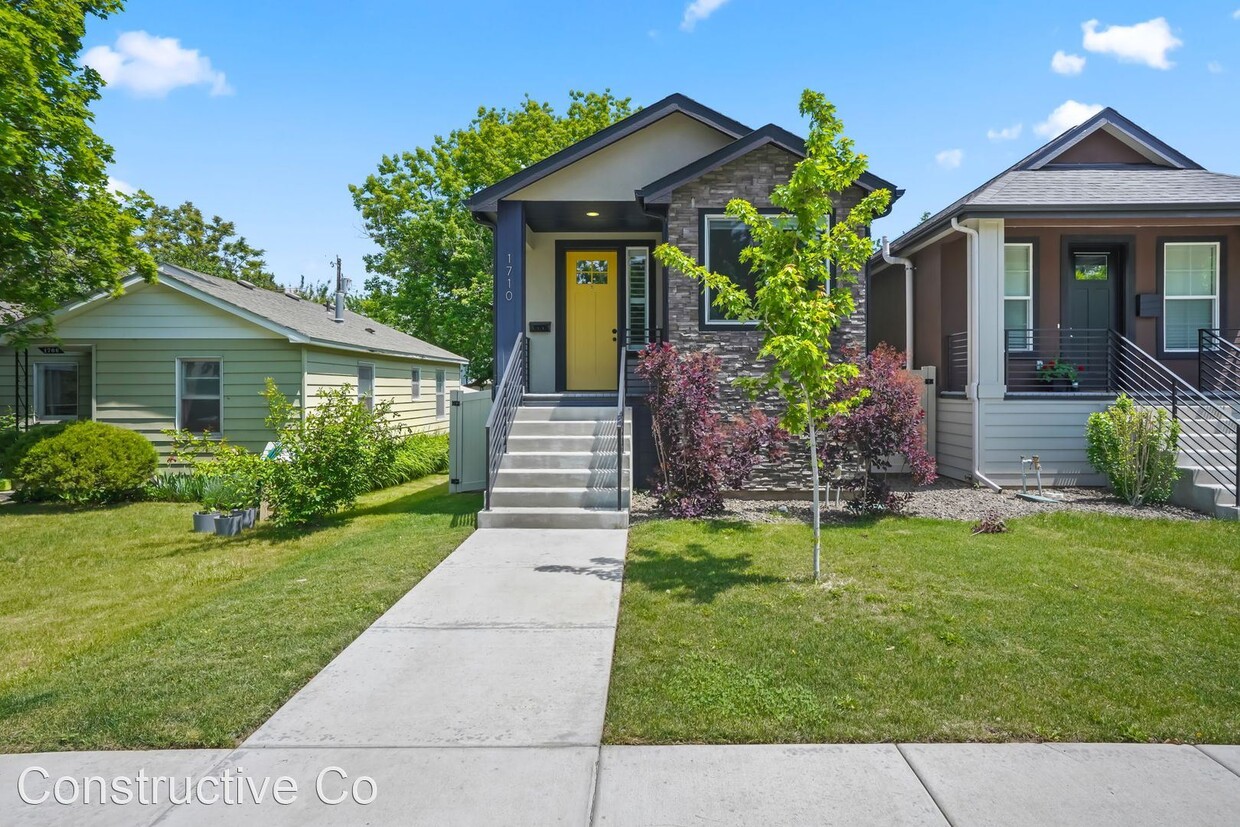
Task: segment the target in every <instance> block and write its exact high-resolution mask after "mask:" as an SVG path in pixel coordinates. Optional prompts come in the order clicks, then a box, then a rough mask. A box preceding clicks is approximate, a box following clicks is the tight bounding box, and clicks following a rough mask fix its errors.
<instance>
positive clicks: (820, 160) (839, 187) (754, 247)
mask: <svg viewBox="0 0 1240 827" xmlns="http://www.w3.org/2000/svg"><path fill="white" fill-rule="evenodd" d="M800 109H801V114H802V115H806V116H808V117H809V121H810V128H809V137H808V138H807V139H806V141H805V158H804V159H803V160H801V161H800V162H799V163H798V164H797V165H796V168H795V169H794V170H793V172H792V176H791V177H790V178H789V180H788V183H786V184H783V185H781V186H778V187H775V188H774V190H773V191H772V192H771V197H770V201H771V204H772V205H774V206H775V207H776V208H777V209H779V210H780V213H779V214H777V215H770V214H763V213H761V212H759V211H758V208H757V207H755V206H754V205H753V204H751V203H749V202H748V201H745V200H742V199H734V200H733V201H732V202H730V203H729V204H728V206H727V209H726V210H725V212H726V213H727V214H728V215H730V216H732V217H734V218H737V219H739V220H740V221H741V222H742V223H744V224H745V226H746V227H747V228H748V230H749V236H750V239H751V241H752V243H751V246H749V247H748V248H746V249H745V250H743V251H742V252H741V260H742V261H744V262H745V263H747V264H748V265H749V267H750V269H751V271H752V273H753V276H754V284H755V288H756V289H755V291H754V293H753V295H750V294H749V293H748V292H747V291H746V290H745V289H744V288H742V287H740V286H738V285H737V284H735V283H734V282H733V281H732V280H731V279H730V278H728V277H727V276H725V275H721V274H719V273H713V272H711V271H710V270H708V269H707V268H705V267H703V266H702V265H700V264H698V262H697V257H696V256H695V255H689V254H687V253H685V252H684V251H683V250H680V249H679V248H677V247H674V246H672V245H670V244H661V245H659V247H658V248H657V249H656V250H655V258H657V259H658V260H659V262H660V263H661V264H663V265H664V266H665V267H668V268H670V269H674V270H679V271H680V272H681V273H683V274H684V275H686V276H688V277H689V278H692V279H695V280H697V281H700V282H703V283H705V284H706V285H707V286H709V287H710V293H711V297H712V301H713V302H714V304H715V306H716V307H718V308H719V309H720V310H722V311H724V312H725V313H726V314H727V315H728V316H729V317H730V318H733V319H742V320H744V319H752V320H756V321H757V322H758V327H759V329H760V330H761V331H762V334H763V338H762V345H761V347H760V349H759V351H758V355H759V357H760V358H761V359H764V360H765V362H766V366H767V367H766V373H765V374H764V375H763V376H761V377H752V378H748V380H739V381H741V382H743V383H744V386H745V387H746V388H747V389H748V390H749V391H750V392H751V393H752V394H754V395H755V396H756V395H758V394H761V393H764V392H767V393H773V394H775V395H776V396H778V398H779V399H780V400H781V402H782V406H783V410H782V413H781V415H780V423H781V425H782V426H783V427H784V428H785V429H786V430H787V431H788V432H789V433H792V434H798V435H801V436H803V437H804V438H805V441H806V445H807V447H808V449H809V455H810V456H809V462H810V474H811V480H812V484H813V495H814V578H815V579H818V577H819V576H820V573H821V564H820V557H821V549H822V532H821V526H820V519H819V516H820V515H819V502H820V500H821V483H820V481H819V476H818V466H819V462H818V429H819V426H820V425H821V424H822V423H823V422H824V421H825V420H827V419H829V418H830V417H832V416H836V415H838V414H841V413H844V412H846V411H847V410H849V409H851V408H852V407H853V406H854V405H856V404H857V403H858V402H859V401H860V399H857V398H853V399H846V400H841V399H839V398H838V397H837V396H836V395H835V390H836V388H837V387H838V386H839V385H840V383H842V382H847V381H848V380H850V379H852V378H853V377H854V376H856V375H857V366H856V365H854V364H852V363H850V362H841V361H838V360H837V359H835V358H834V357H833V354H832V350H831V334H832V333H833V332H834V331H835V330H836V329H837V328H838V327H839V326H840V324H841V323H842V322H843V321H844V320H845V319H847V318H848V317H849V316H851V315H852V312H853V310H854V309H855V305H854V302H853V293H852V289H851V285H852V284H853V283H855V282H856V274H857V273H858V272H860V271H861V269H862V267H864V266H865V262H866V260H867V259H868V258H869V256H870V254H871V252H872V250H873V246H872V244H871V242H870V241H869V239H868V238H867V237H866V235H867V233H868V228H869V226H870V224H871V223H872V222H873V221H874V219H875V218H876V217H877V216H879V215H881V214H882V213H883V212H884V211H885V210H886V209H887V205H888V204H889V203H891V193H890V192H888V191H887V190H885V189H878V190H875V191H873V192H871V193H869V194H868V195H866V196H865V197H864V198H863V199H861V201H860V202H859V203H858V204H857V205H856V206H854V207H853V208H852V209H851V210H850V211H849V212H848V213H847V214H845V215H840V216H837V217H836V220H835V222H834V223H830V224H829V221H830V217H831V215H832V214H833V212H834V209H835V205H834V199H835V197H836V195H837V194H838V193H842V192H844V191H846V190H847V189H848V188H849V187H850V186H852V185H853V184H854V183H855V182H856V181H857V179H858V178H860V177H861V175H862V173H864V172H865V170H866V157H865V156H864V155H860V154H858V153H856V152H855V151H854V150H853V142H852V141H851V140H849V139H848V138H846V137H844V136H843V134H842V131H843V124H842V123H841V122H840V120H839V118H838V117H836V115H835V107H834V106H832V105H831V104H830V103H829V102H828V101H827V99H826V98H825V97H824V96H823V95H822V94H820V93H818V92H814V91H812V90H808V89H807V90H805V92H804V93H802V95H801V107H800ZM833 267H834V268H835V277H834V279H833V278H832V268H833Z"/></svg>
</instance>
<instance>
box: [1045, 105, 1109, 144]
mask: <svg viewBox="0 0 1240 827" xmlns="http://www.w3.org/2000/svg"><path fill="white" fill-rule="evenodd" d="M1101 111H1102V106H1101V105H1099V104H1096V103H1079V102H1077V101H1073V100H1070V101H1064V102H1063V103H1061V104H1060V105H1059V106H1057V107H1055V111H1054V112H1052V113H1051V114H1050V116H1049V117H1047V119H1046V120H1044V121H1043V122H1042V123H1040V124H1038V125H1037V126H1035V127H1034V128H1033V131H1034V132H1036V133H1038V134H1039V135H1042V136H1044V137H1047V138H1054V137H1055V136H1056V135H1062V134H1063V133H1065V132H1067V131H1068V130H1069V129H1071V128H1072V127H1074V126H1076V125H1078V124H1081V123H1084V122H1085V121H1087V120H1089V119H1090V118H1092V117H1093V116H1094V115H1097V114H1098V113H1099V112H1101Z"/></svg>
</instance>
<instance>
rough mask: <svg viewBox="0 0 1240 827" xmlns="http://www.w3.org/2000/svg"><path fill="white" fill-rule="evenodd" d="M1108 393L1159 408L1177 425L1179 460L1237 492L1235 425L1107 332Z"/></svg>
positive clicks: (1239, 443)
mask: <svg viewBox="0 0 1240 827" xmlns="http://www.w3.org/2000/svg"><path fill="white" fill-rule="evenodd" d="M1110 342H1111V354H1110V362H1111V366H1110V373H1111V377H1112V380H1113V385H1114V388H1113V390H1115V391H1117V392H1122V393H1125V394H1127V395H1128V396H1130V397H1132V399H1133V401H1134V402H1136V403H1137V404H1138V405H1142V406H1145V407H1151V408H1159V409H1161V410H1164V411H1166V412H1167V413H1168V415H1169V416H1170V417H1171V418H1172V419H1174V420H1175V421H1176V422H1178V423H1179V424H1180V444H1179V448H1180V454H1181V455H1182V456H1183V457H1185V458H1186V459H1187V460H1188V464H1189V465H1191V466H1192V467H1194V468H1195V469H1197V470H1198V471H1200V472H1201V473H1202V474H1204V475H1205V476H1207V477H1209V478H1210V479H1211V480H1213V481H1214V482H1215V483H1217V484H1218V485H1220V486H1222V488H1223V489H1224V490H1225V491H1227V492H1228V493H1230V494H1231V496H1232V497H1236V496H1237V492H1238V491H1240V420H1238V419H1237V416H1236V414H1235V413H1234V412H1233V411H1232V409H1231V408H1230V407H1228V406H1227V405H1225V404H1220V403H1219V402H1218V401H1217V400H1215V399H1211V398H1210V397H1208V396H1207V395H1206V394H1204V393H1202V392H1201V391H1199V390H1198V389H1197V388H1194V387H1193V386H1192V385H1191V384H1189V383H1188V382H1186V381H1185V380H1184V379H1183V378H1182V377H1180V376H1179V375H1178V374H1176V373H1174V372H1172V371H1171V370H1170V369H1169V368H1168V367H1167V366H1166V365H1164V364H1163V363H1162V362H1159V361H1158V360H1157V359H1155V358H1154V357H1153V356H1151V355H1150V354H1148V353H1146V352H1145V351H1144V350H1142V349H1141V348H1140V347H1138V346H1137V345H1136V344H1135V343H1134V342H1132V341H1131V340H1130V339H1128V338H1126V337H1125V336H1123V335H1121V334H1120V333H1118V332H1116V331H1111V332H1110Z"/></svg>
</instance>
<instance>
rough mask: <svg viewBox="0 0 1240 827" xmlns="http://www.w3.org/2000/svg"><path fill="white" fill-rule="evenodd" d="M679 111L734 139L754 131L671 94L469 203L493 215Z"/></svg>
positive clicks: (711, 110)
mask: <svg viewBox="0 0 1240 827" xmlns="http://www.w3.org/2000/svg"><path fill="white" fill-rule="evenodd" d="M677 112H679V113H681V114H684V115H687V116H689V117H690V118H693V119H694V120H696V121H699V122H701V123H704V124H706V125H707V126H709V127H712V128H713V129H716V130H718V131H719V132H722V133H724V134H725V135H729V136H731V137H733V138H739V137H740V136H741V135H744V134H746V133H748V132H749V131H750V129H749V127H747V126H745V125H744V124H743V123H740V122H739V121H735V120H732V119H731V118H729V117H728V116H726V115H724V114H723V113H721V112H717V111H715V110H714V109H711V108H710V107H707V106H703V105H702V104H700V103H698V102H697V101H695V100H693V99H692V98H689V97H686V96H684V95H681V94H679V93H677V94H672V95H668V96H667V97H666V98H663V100H660V101H657V102H655V103H653V104H651V105H650V106H647V107H646V108H644V109H640V110H638V111H637V112H634V113H633V114H632V115H629V116H628V117H627V118H623V119H621V120H619V121H616V122H615V123H613V124H612V125H611V126H608V127H606V128H604V129H600V130H599V131H598V132H595V133H594V134H593V135H590V136H589V137H587V138H583V139H582V140H580V141H578V142H577V143H575V144H573V145H571V146H568V147H565V148H564V149H561V150H560V151H559V152H556V153H554V154H553V155H550V156H548V157H546V158H544V159H543V160H541V161H539V162H538V163H536V164H531V165H530V166H528V167H526V168H525V169H523V170H521V171H520V172H516V173H513V174H512V175H510V176H508V177H507V178H505V179H504V180H502V181H498V182H496V183H494V184H492V185H491V186H489V187H486V188H485V189H482V190H479V191H478V192H476V193H474V195H473V197H471V198H470V199H469V200H468V201H466V202H465V204H466V206H467V207H468V208H469V209H470V210H472V211H473V212H475V213H480V212H493V211H494V210H495V207H496V202H498V201H499V200H500V199H501V198H505V197H507V196H509V195H511V194H512V193H514V192H516V191H517V190H519V189H523V188H524V187H527V186H529V185H530V184H532V183H534V182H535V181H538V180H541V179H543V178H546V177H547V176H548V175H551V174H552V173H554V172H558V171H559V170H561V169H564V167H567V166H568V165H570V164H572V163H575V162H576V161H580V160H581V159H582V158H585V157H586V156H588V155H592V154H594V153H595V152H598V151H599V150H600V149H603V148H604V147H607V146H610V145H611V144H614V143H616V142H617V141H619V140H621V139H623V138H625V137H628V136H629V135H632V134H633V133H634V132H637V131H638V130H640V129H644V128H645V127H647V126H650V124H652V123H654V122H655V121H659V120H662V119H663V118H666V117H667V116H668V115H672V114H674V113H677Z"/></svg>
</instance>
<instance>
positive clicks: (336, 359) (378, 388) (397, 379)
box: [306, 347, 461, 433]
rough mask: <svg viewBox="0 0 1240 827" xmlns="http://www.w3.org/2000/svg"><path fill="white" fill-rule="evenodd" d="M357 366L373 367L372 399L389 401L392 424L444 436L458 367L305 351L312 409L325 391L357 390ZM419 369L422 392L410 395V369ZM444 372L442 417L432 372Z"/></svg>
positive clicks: (343, 353) (411, 387) (457, 385)
mask: <svg viewBox="0 0 1240 827" xmlns="http://www.w3.org/2000/svg"><path fill="white" fill-rule="evenodd" d="M360 364H371V365H374V367H375V400H376V401H378V402H385V401H390V402H391V403H392V413H393V414H394V418H395V421H396V422H397V423H399V424H401V425H403V426H405V427H407V428H410V429H412V430H415V431H430V432H436V433H447V431H448V409H447V406H448V405H449V404H450V402H449V401H448V399H449V398H450V395H451V392H452V390H453V389H454V388H459V387H460V386H461V370H460V367H458V366H457V365H444V364H439V365H436V364H435V363H433V362H422V361H418V360H413V359H397V358H393V357H390V356H377V355H376V356H371V355H367V354H361V353H347V352H343V351H331V350H327V349H324V348H313V347H308V348H306V397H307V399H308V400H309V407H310V408H313V407H314V405H315V400H316V398H317V396H318V394H319V393H320V392H321V391H323V390H325V389H334V388H339V387H342V386H344V385H351V386H352V387H353V389H354V390H355V391H356V389H357V369H358V365H360ZM414 368H420V369H421V382H420V383H419V387H420V391H421V393H420V394H419V396H418V397H417V398H414V395H413V370H414ZM436 370H443V371H444V372H445V380H446V381H445V387H444V415H443V417H441V418H440V417H436V415H435V371H436Z"/></svg>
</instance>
